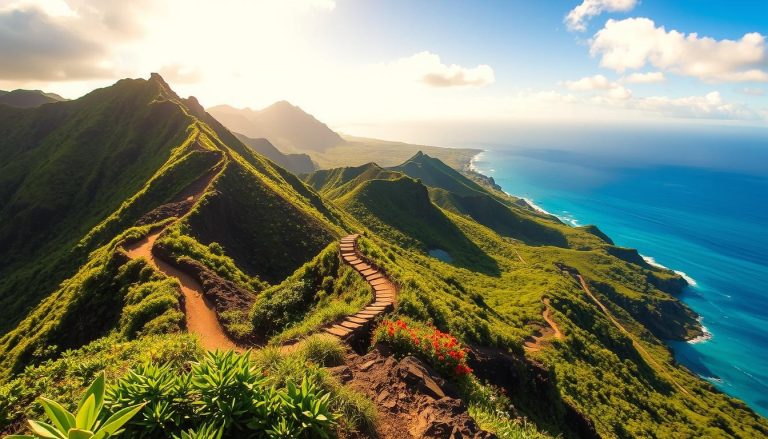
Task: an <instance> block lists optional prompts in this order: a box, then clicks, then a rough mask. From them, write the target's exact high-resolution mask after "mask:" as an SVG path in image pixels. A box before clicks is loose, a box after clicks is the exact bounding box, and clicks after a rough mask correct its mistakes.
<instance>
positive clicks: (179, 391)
mask: <svg viewBox="0 0 768 439" xmlns="http://www.w3.org/2000/svg"><path fill="white" fill-rule="evenodd" d="M172 366H173V365H172V364H170V363H166V364H164V365H154V364H151V363H149V364H144V365H141V366H138V367H136V368H135V369H134V370H131V371H129V372H128V373H127V374H126V375H125V376H123V377H122V378H120V379H119V380H118V381H117V382H116V383H115V384H114V385H113V386H110V387H109V388H108V389H107V392H106V406H107V407H108V408H109V410H110V411H111V412H117V411H119V410H122V409H123V408H125V407H129V406H132V405H135V404H137V403H141V402H144V403H145V405H144V407H143V408H142V410H141V411H140V412H139V414H138V416H137V417H136V418H134V419H133V421H131V424H130V425H129V426H127V427H126V431H127V432H129V433H131V435H132V436H135V437H140V438H141V437H153V436H156V435H158V434H161V433H162V432H168V431H174V430H178V429H180V428H181V427H183V426H184V425H185V424H186V423H187V422H188V420H189V418H190V417H191V415H192V407H191V406H190V403H189V401H188V399H187V394H188V392H189V388H190V379H189V375H188V374H177V373H175V371H174V370H173V368H172Z"/></svg>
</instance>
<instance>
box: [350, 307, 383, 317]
mask: <svg viewBox="0 0 768 439" xmlns="http://www.w3.org/2000/svg"><path fill="white" fill-rule="evenodd" d="M381 313H382V311H371V310H367V309H365V310H362V311H360V312H359V313H357V314H355V317H358V316H360V315H365V316H371V318H373V317H376V316H377V315H379V314H381Z"/></svg>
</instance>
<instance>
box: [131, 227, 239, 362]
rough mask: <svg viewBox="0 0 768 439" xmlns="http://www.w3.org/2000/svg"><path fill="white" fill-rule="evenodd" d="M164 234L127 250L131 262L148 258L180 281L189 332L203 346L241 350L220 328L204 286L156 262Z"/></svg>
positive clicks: (180, 272)
mask: <svg viewBox="0 0 768 439" xmlns="http://www.w3.org/2000/svg"><path fill="white" fill-rule="evenodd" d="M160 233H162V230H160V231H157V232H155V233H152V234H151V235H149V236H147V237H145V238H144V239H142V240H140V241H138V242H135V243H133V244H131V245H127V246H126V247H125V252H126V253H127V254H128V257H129V258H131V259H138V258H144V259H146V260H147V261H148V262H149V263H150V264H151V265H152V266H153V267H155V268H156V269H157V270H159V271H161V272H162V273H164V274H165V275H166V276H171V277H174V278H176V279H178V281H179V284H180V285H181V292H182V294H183V295H184V314H185V315H186V323H187V330H188V331H189V332H191V333H193V334H196V335H198V336H199V337H200V343H201V344H202V345H203V347H204V348H205V349H208V350H216V349H222V350H227V349H236V348H237V346H236V345H235V344H234V343H233V342H232V341H231V340H230V339H229V338H228V337H227V336H226V334H224V330H223V329H222V328H221V325H220V324H219V320H218V318H217V316H216V311H215V310H214V306H213V304H212V303H211V302H210V301H209V300H208V299H206V297H205V293H204V290H203V286H202V285H200V283H198V282H197V281H196V280H195V279H193V278H192V276H190V275H188V274H187V273H184V272H183V271H181V270H179V269H178V268H176V267H173V266H172V265H170V264H168V263H167V262H165V261H163V260H161V259H159V258H156V257H155V255H154V254H153V253H152V246H153V245H154V244H155V240H157V237H158V236H159V235H160Z"/></svg>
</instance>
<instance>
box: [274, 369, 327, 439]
mask: <svg viewBox="0 0 768 439" xmlns="http://www.w3.org/2000/svg"><path fill="white" fill-rule="evenodd" d="M281 397H282V399H283V407H284V410H285V412H286V414H287V415H288V416H289V418H290V419H292V420H293V421H295V422H296V424H298V425H300V426H301V429H302V430H303V431H304V432H306V433H308V434H309V437H320V438H327V437H329V434H328V432H329V431H330V429H331V427H332V426H333V425H335V423H336V419H338V415H335V414H333V413H331V410H330V407H329V399H330V397H331V395H330V393H325V392H322V391H320V390H319V389H318V388H317V386H316V385H314V384H313V383H311V382H310V381H309V380H307V378H306V377H305V378H304V379H303V380H302V381H301V386H299V387H296V385H294V384H293V383H292V382H288V391H287V392H286V393H284V394H282V395H281Z"/></svg>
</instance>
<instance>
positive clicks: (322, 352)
mask: <svg viewBox="0 0 768 439" xmlns="http://www.w3.org/2000/svg"><path fill="white" fill-rule="evenodd" d="M298 350H299V354H300V355H301V356H303V357H304V358H306V359H307V360H309V361H312V362H314V363H316V364H319V365H321V366H326V367H330V366H338V365H340V364H343V363H344V357H345V356H346V355H347V350H346V349H345V348H344V346H343V345H342V344H341V341H340V340H339V339H338V338H337V337H334V336H332V335H329V334H314V335H311V336H309V337H307V338H306V339H304V340H302V341H301V342H300V343H299V347H298Z"/></svg>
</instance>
